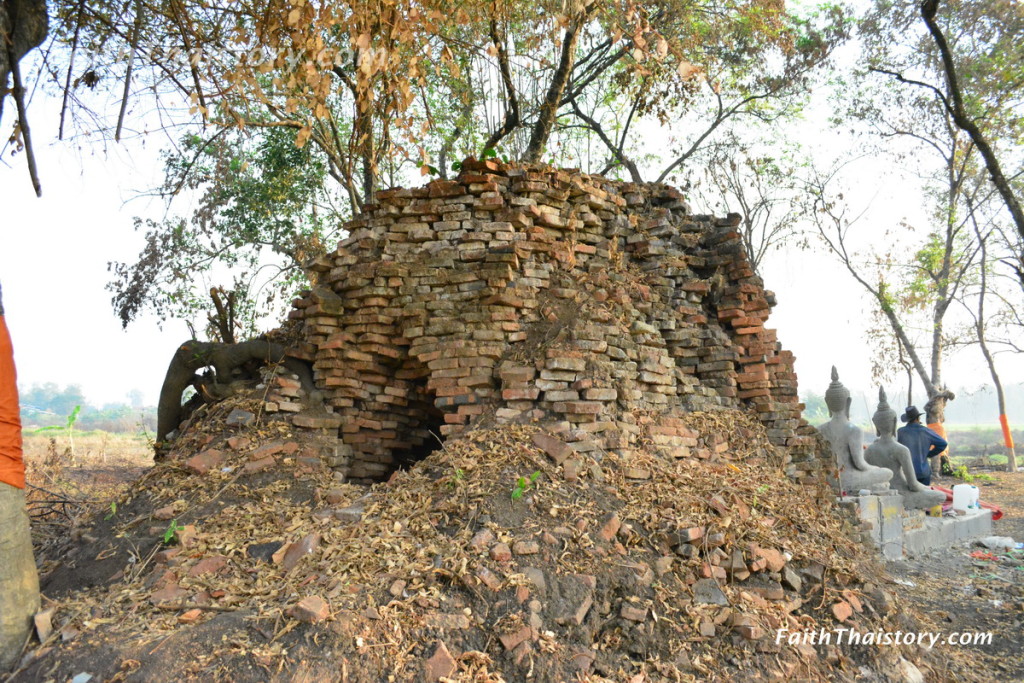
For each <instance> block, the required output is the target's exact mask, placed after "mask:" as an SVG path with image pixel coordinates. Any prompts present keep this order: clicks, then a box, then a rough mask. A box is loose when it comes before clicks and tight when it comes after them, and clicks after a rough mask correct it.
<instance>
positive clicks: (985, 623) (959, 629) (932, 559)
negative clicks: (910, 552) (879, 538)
mask: <svg viewBox="0 0 1024 683" xmlns="http://www.w3.org/2000/svg"><path fill="white" fill-rule="evenodd" d="M971 471H972V472H973V473H985V474H988V475H990V476H991V477H992V478H993V481H975V482H973V483H975V484H976V485H978V486H980V488H981V500H982V501H983V502H989V503H993V504H995V505H998V506H999V507H1000V508H1001V509H1002V511H1003V518H1002V519H999V520H997V521H995V522H994V523H993V527H994V529H993V533H994V535H995V536H1009V537H1011V538H1013V539H1014V540H1016V541H1018V542H1020V541H1024V474H1020V473H1019V474H1017V475H1011V474H1009V473H1006V472H999V471H994V470H984V469H981V468H979V467H972V468H971ZM957 482H958V480H956V479H953V478H952V477H939V478H938V479H935V478H933V483H935V484H937V485H939V486H943V487H946V488H950V487H952V486H953V484H955V483H957ZM972 554H973V555H974V556H972ZM887 569H888V570H889V571H890V572H891V574H892V578H893V579H894V580H895V581H896V582H897V584H896V585H894V586H893V588H894V589H896V590H897V592H899V593H900V594H901V595H902V596H903V597H904V598H906V599H907V600H908V601H910V602H911V603H912V604H913V605H915V606H916V607H918V608H919V610H920V612H921V613H922V615H923V616H924V618H925V619H926V620H930V621H931V622H932V623H933V625H934V631H935V632H937V633H941V634H943V637H947V636H949V635H951V634H972V635H973V634H975V633H979V634H985V633H991V634H992V640H991V644H987V645H958V646H950V645H945V646H944V647H945V648H946V649H947V650H948V649H950V648H953V647H955V648H956V650H958V652H957V653H956V655H957V656H956V659H957V660H958V661H957V662H955V663H952V662H951V669H953V670H952V671H951V672H950V673H951V675H953V676H954V677H955V678H961V677H968V676H969V677H971V678H977V679H979V680H989V681H1024V638H1022V635H1021V630H1022V628H1024V551H1019V550H1018V551H1013V552H1010V553H1000V552H995V553H991V552H989V551H988V549H987V548H983V547H978V545H977V544H976V543H970V544H963V545H960V546H956V547H953V548H944V549H937V550H935V551H932V552H930V553H927V554H922V555H920V556H918V557H913V558H910V559H906V560H901V561H894V562H888V563H887ZM901 582H902V584H912V585H901Z"/></svg>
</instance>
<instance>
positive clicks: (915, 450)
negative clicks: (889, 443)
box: [896, 406, 949, 486]
mask: <svg viewBox="0 0 1024 683" xmlns="http://www.w3.org/2000/svg"><path fill="white" fill-rule="evenodd" d="M900 419H901V420H903V421H904V422H906V423H907V426H906V427H900V428H899V429H898V430H896V440H897V441H899V442H900V443H901V444H903V445H904V446H906V447H907V448H909V449H910V457H911V459H912V460H913V461H914V474H915V475H916V476H917V480H918V481H919V482H921V483H922V484H924V485H925V486H930V485H931V483H932V468H931V465H930V464H929V463H928V458H934V457H936V456H938V455H940V454H941V453H942V452H943V451H944V450H946V446H948V445H949V444H947V443H946V440H945V439H943V438H942V437H941V436H939V435H938V434H936V433H935V432H934V431H932V430H931V429H928V428H927V427H925V426H924V425H923V424H921V411H919V410H918V409H917V408H915V407H914V406H907V409H906V411H904V413H903V416H902V417H901V418H900Z"/></svg>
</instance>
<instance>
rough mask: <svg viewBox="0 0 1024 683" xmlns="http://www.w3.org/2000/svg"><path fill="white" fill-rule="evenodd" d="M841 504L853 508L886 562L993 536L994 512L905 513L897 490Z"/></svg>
mask: <svg viewBox="0 0 1024 683" xmlns="http://www.w3.org/2000/svg"><path fill="white" fill-rule="evenodd" d="M839 504H840V505H843V506H849V507H852V508H853V509H854V511H855V512H856V514H857V518H858V519H860V521H861V523H862V524H863V527H864V530H865V532H866V534H868V535H869V536H870V538H871V540H872V541H873V542H874V544H875V545H876V546H878V548H879V550H881V552H882V556H883V557H885V559H887V560H899V559H902V558H903V555H904V552H907V553H920V552H924V551H927V550H931V549H933V548H942V547H949V546H951V545H953V544H954V543H959V542H961V541H966V540H970V539H972V538H978V537H981V536H989V535H991V534H992V511H991V510H984V509H982V510H970V511H968V512H967V514H965V515H958V516H956V517H928V516H927V515H926V514H925V511H924V510H905V509H904V508H903V498H902V497H901V496H900V495H899V494H898V493H896V492H895V491H885V492H883V493H880V494H871V495H863V496H861V495H857V496H846V497H844V498H840V499H839Z"/></svg>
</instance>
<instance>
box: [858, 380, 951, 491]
mask: <svg viewBox="0 0 1024 683" xmlns="http://www.w3.org/2000/svg"><path fill="white" fill-rule="evenodd" d="M871 421H872V422H874V423H875V430H876V432H877V433H878V440H877V441H875V442H874V443H873V444H871V445H870V446H868V449H867V451H865V453H864V459H865V460H867V461H868V462H869V463H871V464H872V465H876V466H878V467H885V468H887V469H889V470H890V471H892V479H891V480H890V481H889V484H890V486H892V488H894V489H895V490H896V491H898V492H899V494H900V495H901V496H902V497H903V507H904V508H906V509H908V510H926V509H928V508H931V507H934V506H936V505H941V504H942V503H944V502H946V494H945V493H943V492H942V491H935V490H934V489H931V488H929V487H927V486H925V485H924V484H922V483H921V482H919V481H918V480H917V477H916V476H915V475H914V461H913V459H912V458H911V456H910V449H908V448H907V447H906V446H904V445H903V444H901V443H900V442H899V441H897V440H896V411H895V410H893V409H892V408H890V407H889V401H888V400H887V399H886V397H885V389H883V388H881V387H879V388H878V410H876V411H875V414H874V415H872V416H871Z"/></svg>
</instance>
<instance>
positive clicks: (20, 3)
mask: <svg viewBox="0 0 1024 683" xmlns="http://www.w3.org/2000/svg"><path fill="white" fill-rule="evenodd" d="M47 21H48V19H47V14H46V2H44V0H6V1H5V2H0V41H2V43H0V92H2V91H4V90H6V88H7V77H8V76H9V75H10V72H11V67H12V66H13V65H12V64H11V57H13V58H14V59H15V60H19V59H21V58H22V57H24V56H25V54H26V53H27V52H28V51H29V50H31V49H32V48H34V47H36V46H38V45H40V44H41V43H42V42H43V40H45V39H46V33H47V28H48V26H47ZM6 36H10V43H9V44H8V43H7V41H6V40H4V39H3V37H6ZM2 100H3V98H2V97H0V103H2Z"/></svg>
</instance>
